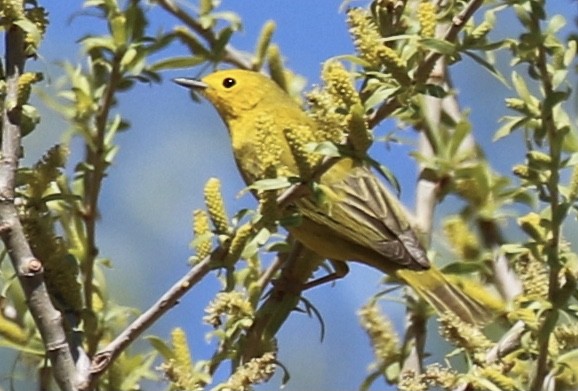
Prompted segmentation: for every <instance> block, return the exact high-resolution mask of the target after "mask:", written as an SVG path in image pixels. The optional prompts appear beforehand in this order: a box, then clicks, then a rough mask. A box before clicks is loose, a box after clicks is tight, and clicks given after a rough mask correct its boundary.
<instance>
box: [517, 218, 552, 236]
mask: <svg viewBox="0 0 578 391" xmlns="http://www.w3.org/2000/svg"><path fill="white" fill-rule="evenodd" d="M541 222H542V218H541V217H540V215H539V214H537V213H534V212H530V213H528V214H527V215H525V216H522V217H520V218H518V225H519V226H520V228H522V230H523V231H524V232H525V233H527V234H528V235H529V236H530V237H531V238H532V239H534V240H536V241H538V242H542V241H544V240H545V239H546V235H547V229H546V228H545V227H544V226H542V225H541Z"/></svg>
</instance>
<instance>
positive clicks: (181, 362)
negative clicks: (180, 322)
mask: <svg viewBox="0 0 578 391" xmlns="http://www.w3.org/2000/svg"><path fill="white" fill-rule="evenodd" d="M171 341H172V345H173V352H174V355H175V356H174V357H175V361H176V363H177V365H178V366H179V367H181V368H182V369H185V370H188V371H190V372H192V371H193V361H192V359H191V352H190V350H189V343H188V341H187V335H186V334H185V331H184V330H183V329H182V328H180V327H177V328H174V329H173V331H172V332H171Z"/></svg>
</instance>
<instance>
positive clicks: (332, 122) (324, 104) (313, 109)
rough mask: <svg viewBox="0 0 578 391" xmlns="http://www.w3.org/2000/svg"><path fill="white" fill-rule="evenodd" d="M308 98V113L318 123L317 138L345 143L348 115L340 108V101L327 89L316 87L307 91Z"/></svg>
mask: <svg viewBox="0 0 578 391" xmlns="http://www.w3.org/2000/svg"><path fill="white" fill-rule="evenodd" d="M306 98H307V102H308V103H309V112H308V115H309V116H310V117H312V118H313V119H314V120H315V122H316V124H317V128H316V129H315V134H314V136H315V139H316V140H317V141H331V142H333V143H335V144H341V143H343V141H344V140H345V132H344V129H346V128H347V120H348V116H347V115H345V114H344V113H343V112H341V111H339V110H338V108H339V102H337V101H336V100H335V97H334V96H333V95H331V94H329V93H328V92H327V91H325V90H320V89H314V90H313V91H311V92H309V93H307V95H306Z"/></svg>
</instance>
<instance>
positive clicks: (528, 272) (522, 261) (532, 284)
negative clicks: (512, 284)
mask: <svg viewBox="0 0 578 391" xmlns="http://www.w3.org/2000/svg"><path fill="white" fill-rule="evenodd" d="M514 268H515V271H516V274H517V275H518V276H519V277H520V280H521V282H522V288H523V290H524V296H526V297H529V298H545V297H548V289H549V288H548V286H549V282H548V281H549V276H548V270H547V269H546V265H545V264H544V263H543V262H540V261H538V260H537V259H536V258H534V257H532V256H530V255H526V256H521V257H520V258H518V259H517V260H516V262H515V263H514Z"/></svg>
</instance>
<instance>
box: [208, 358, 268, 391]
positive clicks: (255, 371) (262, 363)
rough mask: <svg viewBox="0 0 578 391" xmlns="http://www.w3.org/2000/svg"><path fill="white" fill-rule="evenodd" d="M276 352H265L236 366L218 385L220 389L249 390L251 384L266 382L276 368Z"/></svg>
mask: <svg viewBox="0 0 578 391" xmlns="http://www.w3.org/2000/svg"><path fill="white" fill-rule="evenodd" d="M276 360H277V358H276V354H275V353H271V352H269V353H265V354H263V355H262V356H261V357H256V358H253V359H251V360H250V361H249V362H247V363H245V364H243V365H242V366H240V367H238V368H237V369H236V370H235V372H234V373H233V375H232V376H231V377H230V378H229V379H228V380H227V382H225V383H224V384H222V385H221V386H220V387H218V388H219V389H220V390H222V391H249V390H251V389H253V388H252V386H253V385H255V384H259V383H263V382H266V381H267V380H269V379H270V378H271V376H273V374H274V373H275V368H276Z"/></svg>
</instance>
